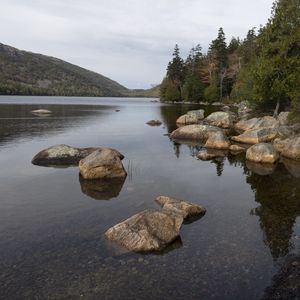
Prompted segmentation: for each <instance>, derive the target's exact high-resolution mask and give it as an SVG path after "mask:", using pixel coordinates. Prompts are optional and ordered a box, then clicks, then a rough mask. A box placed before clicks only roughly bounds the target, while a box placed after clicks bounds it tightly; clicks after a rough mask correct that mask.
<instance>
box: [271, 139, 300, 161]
mask: <svg viewBox="0 0 300 300" xmlns="http://www.w3.org/2000/svg"><path fill="white" fill-rule="evenodd" d="M274 148H275V149H276V150H277V151H278V152H280V154H281V155H282V156H284V157H287V158H290V159H294V160H297V161H300V136H298V137H295V138H288V139H285V140H280V139H276V140H275V141H274Z"/></svg>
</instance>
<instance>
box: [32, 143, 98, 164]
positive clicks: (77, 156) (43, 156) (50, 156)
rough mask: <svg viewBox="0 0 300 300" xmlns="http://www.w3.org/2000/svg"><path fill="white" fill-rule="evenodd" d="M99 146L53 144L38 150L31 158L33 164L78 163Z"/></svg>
mask: <svg viewBox="0 0 300 300" xmlns="http://www.w3.org/2000/svg"><path fill="white" fill-rule="evenodd" d="M97 149H99V148H75V147H71V146H68V145H64V144H61V145H55V146H51V147H49V148H47V149H44V150H42V151H40V152H39V153H38V154H36V155H35V156H34V158H33V159H32V161H31V162H32V163H33V164H34V165H39V166H52V165H53V166H55V165H78V163H79V161H80V160H81V159H83V158H84V157H86V156H87V155H89V154H91V153H92V152H93V151H95V150H97Z"/></svg>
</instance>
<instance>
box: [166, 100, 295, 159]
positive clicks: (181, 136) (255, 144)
mask: <svg viewBox="0 0 300 300" xmlns="http://www.w3.org/2000/svg"><path fill="white" fill-rule="evenodd" d="M250 113H251V109H250V108H249V107H247V105H246V104H245V103H244V102H243V103H241V104H240V105H239V107H238V111H237V113H234V112H232V111H230V110H229V109H228V107H226V109H223V111H217V112H214V113H212V114H210V115H208V116H207V117H206V118H204V111H203V110H202V109H201V110H198V111H197V110H196V111H195V110H194V111H190V112H188V113H187V114H185V115H183V116H181V117H179V118H178V119H177V121H176V124H177V126H178V128H177V129H176V130H174V131H173V132H172V133H171V134H170V138H171V139H173V140H174V141H177V142H180V141H184V140H189V141H194V142H199V143H201V144H202V145H203V149H202V150H201V151H200V152H199V153H198V156H197V157H198V158H199V159H201V160H210V159H214V158H216V157H223V156H225V155H226V151H230V152H233V153H240V152H246V159H247V160H248V161H252V162H255V163H267V164H268V163H269V164H274V163H275V162H276V161H278V160H279V159H280V158H281V157H285V158H289V159H292V160H298V161H299V160H300V128H299V125H298V124H296V125H291V124H289V119H288V116H289V113H288V112H282V113H280V114H279V115H278V116H277V117H272V116H263V117H254V118H251V117H250Z"/></svg>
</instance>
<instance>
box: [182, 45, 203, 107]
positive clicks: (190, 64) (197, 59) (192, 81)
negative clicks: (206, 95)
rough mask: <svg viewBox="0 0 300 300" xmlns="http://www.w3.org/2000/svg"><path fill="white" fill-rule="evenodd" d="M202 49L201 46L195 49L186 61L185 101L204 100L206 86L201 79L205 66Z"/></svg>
mask: <svg viewBox="0 0 300 300" xmlns="http://www.w3.org/2000/svg"><path fill="white" fill-rule="evenodd" d="M201 51H202V48H201V46H200V45H197V46H196V47H193V48H192V49H191V51H190V53H189V55H188V57H187V59H186V62H185V70H186V78H185V82H184V86H183V96H184V100H185V101H189V102H198V101H200V100H202V99H203V92H204V88H205V85H204V84H203V82H202V79H201V67H202V64H203V56H202V52H201Z"/></svg>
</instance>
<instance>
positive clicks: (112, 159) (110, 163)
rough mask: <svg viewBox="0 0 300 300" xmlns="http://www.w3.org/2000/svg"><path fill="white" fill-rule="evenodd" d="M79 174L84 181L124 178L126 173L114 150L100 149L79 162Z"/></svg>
mask: <svg viewBox="0 0 300 300" xmlns="http://www.w3.org/2000/svg"><path fill="white" fill-rule="evenodd" d="M79 170H80V174H81V175H82V177H83V178H84V179H98V178H124V177H126V176H127V173H126V171H125V169H124V167H123V164H122V162H121V159H120V156H119V155H118V152H117V151H116V150H114V149H108V148H104V149H100V150H96V151H94V152H92V153H91V154H90V155H88V156H86V157H85V158H84V159H82V160H81V161H80V162H79Z"/></svg>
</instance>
